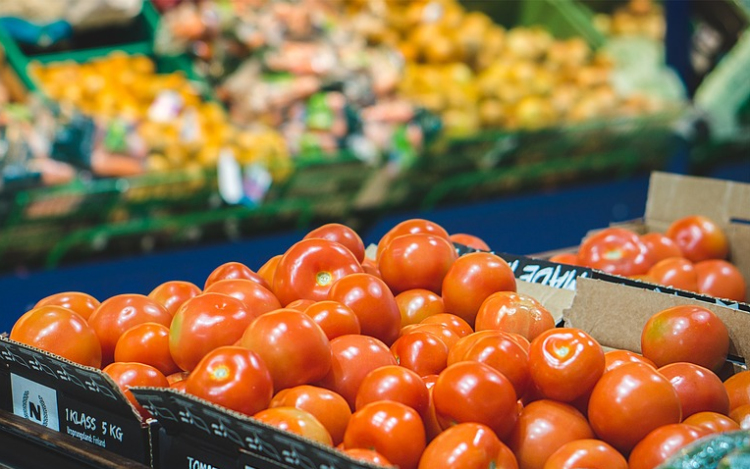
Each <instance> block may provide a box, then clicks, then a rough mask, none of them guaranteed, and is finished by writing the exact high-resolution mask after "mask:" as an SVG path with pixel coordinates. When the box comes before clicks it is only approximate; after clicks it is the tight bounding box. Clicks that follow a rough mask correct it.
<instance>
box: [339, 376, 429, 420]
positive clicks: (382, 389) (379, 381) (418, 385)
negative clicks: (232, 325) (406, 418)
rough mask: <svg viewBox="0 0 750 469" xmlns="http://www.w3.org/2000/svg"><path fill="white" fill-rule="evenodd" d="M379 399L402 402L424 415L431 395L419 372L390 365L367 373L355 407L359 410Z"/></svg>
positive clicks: (360, 386) (358, 392)
mask: <svg viewBox="0 0 750 469" xmlns="http://www.w3.org/2000/svg"><path fill="white" fill-rule="evenodd" d="M377 401H396V402H400V403H402V404H404V405H407V406H409V407H411V408H412V409H414V410H416V411H417V413H418V414H419V415H424V413H425V412H427V409H428V405H429V396H428V393H427V386H426V385H425V384H424V381H422V378H421V377H420V376H419V375H418V374H416V373H414V372H413V371H411V370H409V369H407V368H404V367H402V366H398V365H388V366H382V367H380V368H377V369H375V370H372V371H371V372H369V373H367V376H365V378H364V379H363V380H362V383H361V384H360V385H359V390H358V391H357V398H356V401H355V404H354V408H355V409H357V410H359V409H361V408H362V407H364V406H366V405H367V404H369V403H371V402H377Z"/></svg>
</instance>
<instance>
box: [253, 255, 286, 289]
mask: <svg viewBox="0 0 750 469" xmlns="http://www.w3.org/2000/svg"><path fill="white" fill-rule="evenodd" d="M281 256H282V254H277V255H275V256H273V257H272V258H270V259H268V260H267V261H266V263H265V264H263V265H262V266H260V269H258V275H260V276H261V277H262V278H263V280H265V281H266V283H268V285H269V286H270V287H273V276H274V274H275V273H276V266H278V265H279V261H280V260H281Z"/></svg>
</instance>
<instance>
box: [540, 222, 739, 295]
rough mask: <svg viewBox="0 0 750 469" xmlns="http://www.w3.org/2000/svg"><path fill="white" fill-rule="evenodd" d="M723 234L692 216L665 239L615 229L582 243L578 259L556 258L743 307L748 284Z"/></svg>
mask: <svg viewBox="0 0 750 469" xmlns="http://www.w3.org/2000/svg"><path fill="white" fill-rule="evenodd" d="M729 247H730V246H729V241H728V238H727V235H726V233H725V232H724V230H723V229H722V228H721V227H720V226H719V225H718V224H717V223H716V222H714V221H713V220H711V219H710V218H707V217H704V216H701V215H690V216H687V217H683V218H680V219H678V220H675V221H674V222H672V223H671V224H670V226H669V227H668V228H667V231H666V232H665V233H659V232H656V231H654V232H651V233H647V234H644V235H638V234H637V233H635V232H634V231H632V230H629V229H626V228H621V227H612V228H606V229H604V230H601V231H599V232H597V233H595V234H593V235H591V236H589V237H588V238H586V239H584V240H583V242H582V243H581V246H580V248H579V250H578V252H577V253H564V254H558V255H555V256H553V257H552V258H550V260H551V261H554V262H562V263H566V264H574V265H581V266H585V267H591V268H594V269H599V270H603V271H605V272H608V273H611V274H615V275H623V276H627V277H632V278H637V279H639V280H643V281H646V282H650V283H656V284H660V285H666V286H670V287H674V288H679V289H681V290H687V291H692V292H696V293H703V294H707V295H710V296H715V297H718V298H724V299H729V300H735V301H745V296H746V287H747V284H746V282H745V278H744V276H743V275H742V273H741V272H740V271H739V270H738V269H737V267H736V266H734V265H733V264H732V263H730V262H728V261H727V260H726V258H727V256H728V255H729Z"/></svg>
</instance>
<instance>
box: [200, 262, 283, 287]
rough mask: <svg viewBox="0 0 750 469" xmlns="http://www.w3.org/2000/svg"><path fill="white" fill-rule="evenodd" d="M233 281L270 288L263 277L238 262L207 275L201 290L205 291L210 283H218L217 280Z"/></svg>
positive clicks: (222, 265)
mask: <svg viewBox="0 0 750 469" xmlns="http://www.w3.org/2000/svg"><path fill="white" fill-rule="evenodd" d="M235 279H245V280H250V281H253V282H256V283H258V284H260V285H262V286H264V287H266V288H268V289H270V288H271V287H270V285H269V284H268V282H266V280H265V279H264V278H263V277H261V276H260V275H258V274H256V273H255V272H253V271H252V270H251V269H250V268H249V267H248V266H246V265H245V264H242V263H240V262H227V263H225V264H221V265H220V266H219V267H217V268H215V269H214V270H213V272H211V273H210V274H209V275H208V278H207V279H206V283H205V285H203V289H204V290H205V289H206V288H208V287H210V286H211V284H212V283H214V282H218V281H219V280H235Z"/></svg>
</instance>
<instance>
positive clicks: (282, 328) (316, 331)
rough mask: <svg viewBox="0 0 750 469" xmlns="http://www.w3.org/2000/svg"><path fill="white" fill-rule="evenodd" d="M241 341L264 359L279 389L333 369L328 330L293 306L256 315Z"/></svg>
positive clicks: (275, 387)
mask: <svg viewBox="0 0 750 469" xmlns="http://www.w3.org/2000/svg"><path fill="white" fill-rule="evenodd" d="M240 345H242V346H243V347H247V348H248V349H250V350H252V351H254V352H255V353H257V354H258V355H259V356H260V357H261V358H262V359H263V361H264V362H265V364H266V366H268V370H269V371H270V372H271V376H272V377H273V388H274V389H275V390H276V391H277V392H278V391H280V390H281V389H285V388H290V387H292V386H299V385H300V384H309V383H313V382H315V381H318V380H319V379H321V378H323V377H324V376H325V375H326V374H327V373H328V371H329V370H330V369H331V345H330V342H329V341H328V338H327V337H326V334H325V332H323V329H321V328H320V327H319V326H318V325H317V324H315V321H313V320H312V318H310V316H308V315H306V314H305V313H301V312H299V311H296V310H293V309H279V310H276V311H273V312H270V313H266V314H264V315H262V316H259V317H257V318H255V319H254V320H253V322H251V323H250V325H249V326H247V329H246V330H245V332H244V334H242V340H241V341H240Z"/></svg>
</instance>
